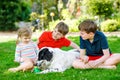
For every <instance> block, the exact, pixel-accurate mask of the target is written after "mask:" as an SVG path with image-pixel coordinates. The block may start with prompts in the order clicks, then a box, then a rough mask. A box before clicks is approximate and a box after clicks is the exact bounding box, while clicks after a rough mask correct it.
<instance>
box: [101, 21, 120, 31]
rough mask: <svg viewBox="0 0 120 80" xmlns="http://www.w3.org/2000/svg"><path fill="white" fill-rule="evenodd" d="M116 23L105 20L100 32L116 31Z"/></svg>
mask: <svg viewBox="0 0 120 80" xmlns="http://www.w3.org/2000/svg"><path fill="white" fill-rule="evenodd" d="M118 26H119V24H118V22H117V21H116V20H106V21H104V22H102V23H101V30H102V31H104V32H108V31H110V32H112V31H116V30H118Z"/></svg>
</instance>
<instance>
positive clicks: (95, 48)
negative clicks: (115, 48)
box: [80, 31, 111, 56]
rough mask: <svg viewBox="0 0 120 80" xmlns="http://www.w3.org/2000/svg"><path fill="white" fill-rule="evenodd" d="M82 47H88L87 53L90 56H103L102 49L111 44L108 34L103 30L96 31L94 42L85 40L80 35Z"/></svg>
mask: <svg viewBox="0 0 120 80" xmlns="http://www.w3.org/2000/svg"><path fill="white" fill-rule="evenodd" d="M80 48H81V49H86V55H88V56H102V55H103V51H102V50H103V49H108V48H109V46H108V42H107V38H106V36H105V35H104V34H103V33H102V32H100V31H96V32H95V36H94V40H93V42H92V43H91V42H90V41H89V40H83V39H82V37H80ZM110 54H111V52H110Z"/></svg>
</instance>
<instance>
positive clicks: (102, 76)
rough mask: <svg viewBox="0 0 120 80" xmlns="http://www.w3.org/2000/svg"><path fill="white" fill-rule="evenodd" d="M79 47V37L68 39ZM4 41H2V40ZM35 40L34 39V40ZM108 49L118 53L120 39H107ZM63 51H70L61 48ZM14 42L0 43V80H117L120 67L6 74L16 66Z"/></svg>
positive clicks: (119, 50) (119, 77)
mask: <svg viewBox="0 0 120 80" xmlns="http://www.w3.org/2000/svg"><path fill="white" fill-rule="evenodd" d="M69 39H70V40H72V41H73V42H75V43H77V44H78V45H79V37H69ZM2 40H4V39H2ZM34 40H36V39H34ZM108 42H109V47H110V48H111V50H112V52H113V53H120V43H119V42H120V38H119V37H108ZM62 49H63V50H68V49H71V47H69V48H65V47H64V48H62ZM14 51H15V40H13V39H12V40H9V41H6V40H5V41H3V42H0V80H119V79H120V65H118V66H117V69H116V70H107V69H87V70H81V69H73V68H71V69H68V70H66V71H65V72H63V73H48V74H35V73H31V72H30V71H26V72H22V71H21V72H16V73H12V72H8V71H7V70H8V68H10V67H15V66H18V65H19V64H18V63H14V62H13V60H14Z"/></svg>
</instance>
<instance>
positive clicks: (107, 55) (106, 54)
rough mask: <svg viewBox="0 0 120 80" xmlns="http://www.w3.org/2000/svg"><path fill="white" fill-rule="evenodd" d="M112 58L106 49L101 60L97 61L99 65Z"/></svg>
mask: <svg viewBox="0 0 120 80" xmlns="http://www.w3.org/2000/svg"><path fill="white" fill-rule="evenodd" d="M109 57H110V52H109V49H104V50H103V56H102V57H101V58H99V59H97V60H96V61H98V62H99V63H103V62H105V60H107V59H108V58H109Z"/></svg>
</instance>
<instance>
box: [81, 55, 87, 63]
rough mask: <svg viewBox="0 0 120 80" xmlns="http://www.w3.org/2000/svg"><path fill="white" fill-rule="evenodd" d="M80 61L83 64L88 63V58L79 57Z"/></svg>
mask: <svg viewBox="0 0 120 80" xmlns="http://www.w3.org/2000/svg"><path fill="white" fill-rule="evenodd" d="M80 59H81V60H82V61H83V62H84V63H87V62H88V59H89V58H88V56H81V57H80Z"/></svg>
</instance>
